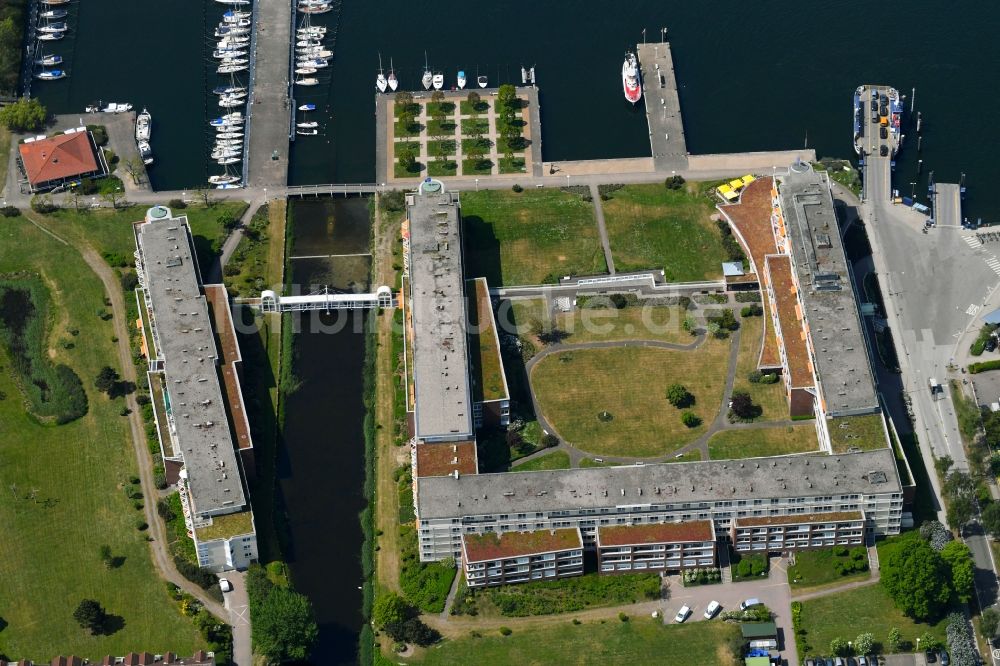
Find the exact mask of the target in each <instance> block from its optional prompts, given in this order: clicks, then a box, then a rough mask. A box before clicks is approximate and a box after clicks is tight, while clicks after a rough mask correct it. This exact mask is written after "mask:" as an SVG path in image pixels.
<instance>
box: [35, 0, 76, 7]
mask: <svg viewBox="0 0 1000 666" xmlns="http://www.w3.org/2000/svg"><path fill="white" fill-rule="evenodd" d="M41 2H42V4H43V5H48V6H50V7H54V6H56V5H68V4H69V0H41Z"/></svg>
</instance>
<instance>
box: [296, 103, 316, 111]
mask: <svg viewBox="0 0 1000 666" xmlns="http://www.w3.org/2000/svg"><path fill="white" fill-rule="evenodd" d="M315 110H316V105H315V104H301V105H299V111H315Z"/></svg>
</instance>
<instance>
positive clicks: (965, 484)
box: [941, 471, 976, 529]
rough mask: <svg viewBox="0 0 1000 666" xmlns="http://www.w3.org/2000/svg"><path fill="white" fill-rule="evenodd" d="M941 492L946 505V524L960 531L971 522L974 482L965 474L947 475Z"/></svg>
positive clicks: (973, 509) (974, 493) (974, 500)
mask: <svg viewBox="0 0 1000 666" xmlns="http://www.w3.org/2000/svg"><path fill="white" fill-rule="evenodd" d="M941 492H942V494H943V495H944V497H945V500H946V504H947V505H948V522H949V523H950V524H951V526H952V527H956V528H959V529H960V528H961V527H962V526H963V525H965V524H966V523H968V522H969V521H970V520H972V515H973V513H975V510H976V482H975V481H974V480H973V479H972V477H971V476H969V474H968V473H967V472H961V471H952V472H951V473H949V474H948V476H947V477H946V478H945V480H944V485H943V486H942V487H941Z"/></svg>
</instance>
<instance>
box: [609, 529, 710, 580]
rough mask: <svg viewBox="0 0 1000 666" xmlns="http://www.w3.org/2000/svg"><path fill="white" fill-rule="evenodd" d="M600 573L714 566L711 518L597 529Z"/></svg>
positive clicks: (676, 569) (677, 569)
mask: <svg viewBox="0 0 1000 666" xmlns="http://www.w3.org/2000/svg"><path fill="white" fill-rule="evenodd" d="M597 560H598V570H599V571H600V572H601V573H616V572H620V571H646V570H654V571H663V570H667V571H680V570H682V569H689V568H692V567H714V566H715V527H714V526H713V524H712V521H711V520H686V521H682V522H679V523H648V524H642V525H602V526H600V527H598V528H597Z"/></svg>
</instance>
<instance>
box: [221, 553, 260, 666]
mask: <svg viewBox="0 0 1000 666" xmlns="http://www.w3.org/2000/svg"><path fill="white" fill-rule="evenodd" d="M220 578H225V579H226V580H228V581H229V583H230V585H232V586H233V589H232V590H231V591H230V592H226V593H225V597H224V602H225V606H226V610H227V611H228V612H229V615H228V617H229V624H230V625H231V626H232V628H233V664H235V666H253V650H252V647H251V645H252V644H251V641H250V608H249V600H248V597H247V585H246V573H245V572H241V571H227V572H225V573H224V574H222V575H221V576H220Z"/></svg>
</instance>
